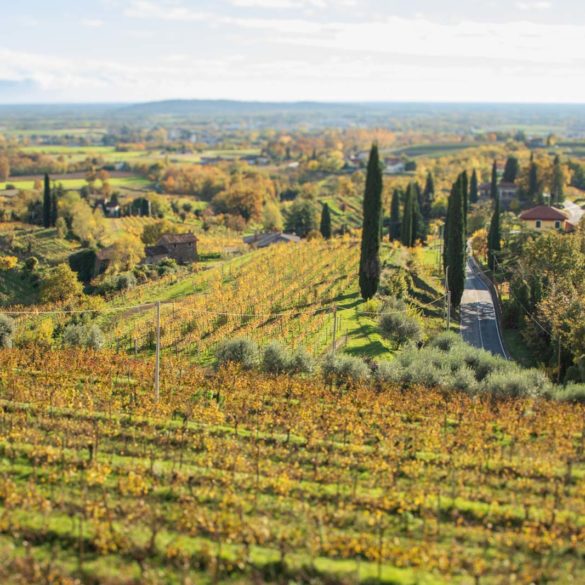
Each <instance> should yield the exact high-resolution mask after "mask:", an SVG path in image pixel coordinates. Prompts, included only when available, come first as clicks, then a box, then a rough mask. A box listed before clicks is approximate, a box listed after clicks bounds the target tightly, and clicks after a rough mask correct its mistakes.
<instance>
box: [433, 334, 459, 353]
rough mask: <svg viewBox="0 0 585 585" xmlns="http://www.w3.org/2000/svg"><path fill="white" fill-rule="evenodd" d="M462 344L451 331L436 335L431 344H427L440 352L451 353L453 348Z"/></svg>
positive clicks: (457, 336)
mask: <svg viewBox="0 0 585 585" xmlns="http://www.w3.org/2000/svg"><path fill="white" fill-rule="evenodd" d="M461 344H462V339H461V337H460V336H459V335H457V333H454V332H453V331H445V332H444V333H441V334H440V335H437V337H435V338H434V339H433V340H432V341H431V343H430V344H429V345H430V346H431V347H436V348H437V349H440V350H441V351H451V350H452V349H453V348H455V347H457V346H459V345H461Z"/></svg>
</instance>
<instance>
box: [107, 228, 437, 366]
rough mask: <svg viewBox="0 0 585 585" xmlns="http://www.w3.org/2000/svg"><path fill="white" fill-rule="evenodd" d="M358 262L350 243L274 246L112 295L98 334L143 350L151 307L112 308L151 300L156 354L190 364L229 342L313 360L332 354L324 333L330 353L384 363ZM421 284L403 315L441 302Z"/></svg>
mask: <svg viewBox="0 0 585 585" xmlns="http://www.w3.org/2000/svg"><path fill="white" fill-rule="evenodd" d="M222 242H224V243H225V239H224V240H222ZM211 245H213V241H207V240H206V239H205V236H203V239H202V242H201V251H204V250H206V249H207V248H206V246H211ZM401 254H402V253H399V252H397V251H395V250H393V249H391V248H389V247H385V248H384V251H383V258H384V260H385V261H386V262H388V263H392V262H395V261H396V262H398V263H402V262H403V259H402V258H401V257H400V256H401ZM358 261H359V242H357V241H353V240H351V239H345V240H336V241H335V242H331V243H325V242H321V241H313V242H303V243H301V244H298V245H294V246H293V245H288V246H286V245H284V246H275V247H272V248H267V249H265V250H259V251H257V252H254V253H248V254H245V255H243V256H236V257H234V258H232V259H227V260H226V261H225V262H222V263H217V264H215V265H213V266H212V267H209V268H207V269H204V270H199V271H197V272H195V273H194V274H192V275H191V276H187V277H181V278H180V279H176V278H175V277H174V276H170V277H168V278H166V279H163V280H161V281H158V282H155V283H150V284H147V285H144V286H138V287H136V288H135V289H133V290H131V291H128V292H127V293H126V294H124V295H122V296H119V297H116V298H115V299H114V300H113V301H112V303H110V309H112V310H116V311H117V312H115V313H111V314H110V313H108V314H105V315H103V317H102V318H101V319H102V323H103V329H104V330H107V331H108V332H110V339H111V341H110V343H111V344H112V345H114V344H115V346H116V347H120V348H129V349H131V350H132V351H134V350H135V349H138V350H139V351H141V350H144V351H151V350H152V336H153V327H154V311H153V309H144V310H140V311H134V310H130V311H129V312H125V311H124V310H120V309H123V308H124V307H133V306H136V305H140V304H143V303H151V302H153V301H155V300H159V301H162V302H163V305H162V307H161V331H162V347H163V351H164V352H167V353H169V354H174V355H176V354H182V355H186V356H189V357H190V358H192V359H194V360H196V361H198V362H200V363H209V362H210V361H211V360H212V358H213V355H214V351H215V348H216V347H217V344H218V343H219V341H221V340H222V339H230V338H234V337H250V338H252V339H255V340H256V341H258V342H259V343H261V344H266V343H268V342H270V341H272V340H273V339H279V340H280V341H282V342H284V343H286V344H288V345H290V346H297V345H302V346H304V347H306V348H307V349H309V351H311V353H314V354H315V355H320V354H322V353H323V352H325V351H326V350H327V349H328V348H330V347H331V346H332V344H333V331H334V329H335V334H336V338H335V341H336V346H337V347H338V348H343V350H344V351H346V352H347V353H350V354H354V355H363V356H369V357H384V356H386V357H387V356H388V355H389V352H390V350H391V346H390V344H389V343H388V341H387V340H385V339H384V338H383V337H382V336H381V335H380V332H379V330H378V327H377V322H376V319H377V316H376V314H375V312H372V309H370V308H368V307H367V305H364V302H363V301H362V299H361V297H360V295H359V290H358V286H357V283H356V280H355V275H356V273H357V269H358ZM275 277H276V278H275ZM424 279H425V280H423V276H420V277H416V279H415V281H416V282H415V283H413V286H412V290H411V291H410V295H411V296H410V298H409V299H408V300H409V302H411V303H412V306H413V310H421V311H422V310H423V309H424V306H425V305H426V304H428V303H433V302H436V301H437V300H438V299H441V298H442V291H441V290H440V285H439V284H438V283H433V280H432V278H431V277H428V276H424ZM425 281H426V283H425ZM429 283H430V284H429ZM433 286H434V287H435V288H433ZM419 307H420V309H419ZM335 309H336V310H337V316H336V317H334V310H335ZM425 314H426V316H427V317H428V319H427V326H428V327H429V328H432V327H434V326H436V325H437V321H438V326H439V327H440V326H442V322H441V319H442V307H441V306H440V305H435V306H433V307H431V308H430V310H428V311H426V312H425ZM334 320H336V326H335V327H334Z"/></svg>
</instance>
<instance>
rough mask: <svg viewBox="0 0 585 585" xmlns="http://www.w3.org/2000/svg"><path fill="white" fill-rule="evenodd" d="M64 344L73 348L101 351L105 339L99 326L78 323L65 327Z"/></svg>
mask: <svg viewBox="0 0 585 585" xmlns="http://www.w3.org/2000/svg"><path fill="white" fill-rule="evenodd" d="M63 343H64V344H65V345H70V346H72V347H87V348H91V349H101V348H102V347H103V346H104V344H105V338H104V334H103V332H102V330H101V329H100V328H99V327H98V326H97V325H92V324H83V323H76V324H70V325H68V326H67V327H65V330H64V331H63Z"/></svg>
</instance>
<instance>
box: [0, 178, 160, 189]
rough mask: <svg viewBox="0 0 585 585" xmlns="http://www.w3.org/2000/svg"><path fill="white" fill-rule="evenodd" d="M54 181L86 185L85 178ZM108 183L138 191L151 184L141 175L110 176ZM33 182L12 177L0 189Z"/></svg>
mask: <svg viewBox="0 0 585 585" xmlns="http://www.w3.org/2000/svg"><path fill="white" fill-rule="evenodd" d="M39 180H42V177H39ZM56 182H57V183H60V184H62V185H63V187H64V188H65V189H81V187H84V186H86V185H87V181H86V180H85V179H58V180H57V181H56ZM108 183H109V184H110V185H111V186H112V187H118V188H121V189H124V188H126V189H131V190H132V189H134V190H140V191H144V190H147V189H148V188H149V187H150V186H151V183H150V181H148V180H147V179H143V178H141V177H111V178H110V179H109V180H108ZM34 184H35V181H34V180H30V179H28V180H19V179H18V178H14V179H11V180H10V181H7V182H5V183H0V191H2V190H5V189H6V188H7V185H14V187H16V188H17V189H25V190H26V189H33V188H34Z"/></svg>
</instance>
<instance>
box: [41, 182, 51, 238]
mask: <svg viewBox="0 0 585 585" xmlns="http://www.w3.org/2000/svg"><path fill="white" fill-rule="evenodd" d="M51 208H52V205H51V179H50V178H49V175H48V174H47V173H45V190H44V193H43V226H44V227H46V228H48V227H51Z"/></svg>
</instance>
